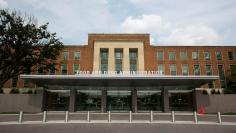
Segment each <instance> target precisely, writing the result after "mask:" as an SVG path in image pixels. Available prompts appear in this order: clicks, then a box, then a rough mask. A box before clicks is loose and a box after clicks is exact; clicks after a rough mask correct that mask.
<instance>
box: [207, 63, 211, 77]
mask: <svg viewBox="0 0 236 133" xmlns="http://www.w3.org/2000/svg"><path fill="white" fill-rule="evenodd" d="M206 75H212V70H211V65H206Z"/></svg>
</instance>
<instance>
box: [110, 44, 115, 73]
mask: <svg viewBox="0 0 236 133" xmlns="http://www.w3.org/2000/svg"><path fill="white" fill-rule="evenodd" d="M114 51H115V49H114V48H109V51H108V71H115V54H114Z"/></svg>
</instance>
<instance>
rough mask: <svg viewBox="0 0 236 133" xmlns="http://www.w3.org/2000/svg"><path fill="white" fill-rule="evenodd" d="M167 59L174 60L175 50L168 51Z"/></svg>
mask: <svg viewBox="0 0 236 133" xmlns="http://www.w3.org/2000/svg"><path fill="white" fill-rule="evenodd" d="M169 60H175V52H169Z"/></svg>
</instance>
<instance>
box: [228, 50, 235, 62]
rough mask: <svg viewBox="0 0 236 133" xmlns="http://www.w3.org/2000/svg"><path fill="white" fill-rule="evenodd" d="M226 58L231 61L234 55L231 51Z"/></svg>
mask: <svg viewBox="0 0 236 133" xmlns="http://www.w3.org/2000/svg"><path fill="white" fill-rule="evenodd" d="M228 57H229V60H233V59H234V53H233V52H232V51H230V52H228Z"/></svg>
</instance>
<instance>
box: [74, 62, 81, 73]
mask: <svg viewBox="0 0 236 133" xmlns="http://www.w3.org/2000/svg"><path fill="white" fill-rule="evenodd" d="M79 70H80V66H79V64H74V66H73V72H74V74H76V73H78V72H79Z"/></svg>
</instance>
